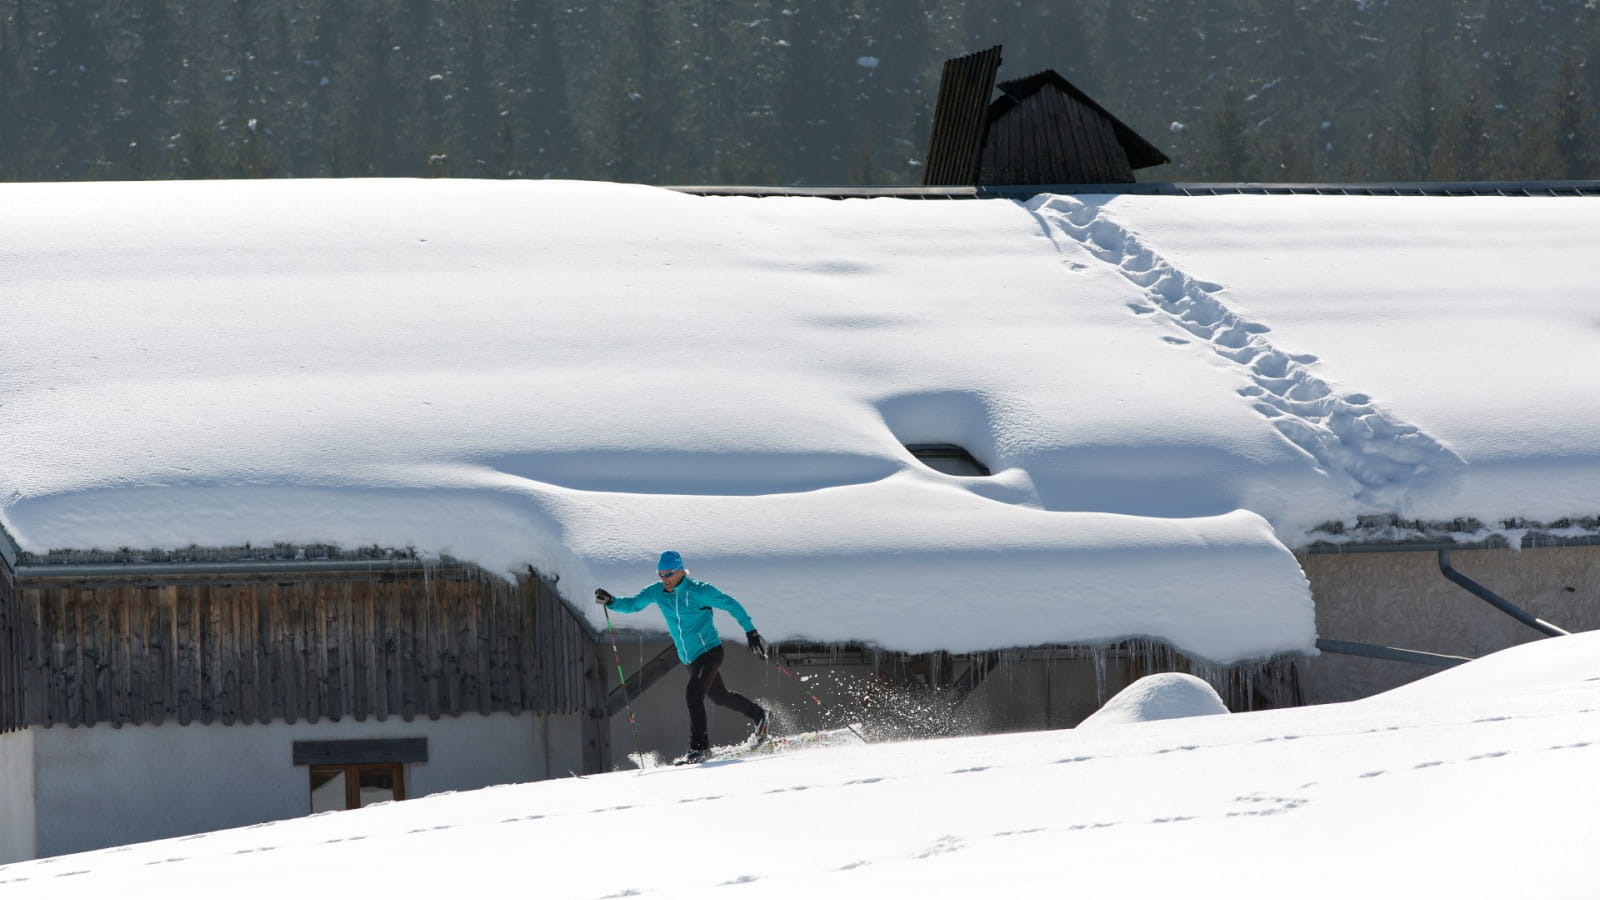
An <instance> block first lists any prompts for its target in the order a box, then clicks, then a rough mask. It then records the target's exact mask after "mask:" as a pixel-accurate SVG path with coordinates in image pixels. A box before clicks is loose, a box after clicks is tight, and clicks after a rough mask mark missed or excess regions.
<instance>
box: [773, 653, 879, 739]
mask: <svg viewBox="0 0 1600 900" xmlns="http://www.w3.org/2000/svg"><path fill="white" fill-rule="evenodd" d="M768 659H770V660H771V661H772V664H773V665H775V666H777V667H778V671H779V672H782V673H783V674H785V675H787V676H789V680H790V681H792V682H794V683H795V686H796V687H798V688H800V690H801V691H802V692H804V693H805V695H806V696H807V697H810V698H811V702H813V703H815V704H817V705H818V706H822V705H823V703H822V698H821V697H818V696H817V695H816V694H813V693H811V689H810V688H808V687H806V685H805V682H803V681H801V680H800V679H798V678H796V677H795V675H794V673H793V672H791V671H789V669H788V667H786V666H785V665H784V664H783V663H781V662H778V653H777V651H773V653H772V655H771V656H770V657H768ZM844 727H846V728H848V729H850V733H851V734H853V735H855V736H856V737H858V738H861V743H863V744H865V743H867V742H868V741H867V739H866V738H865V737H863V736H862V734H861V732H859V731H857V730H856V727H855V726H854V725H851V724H850V723H849V722H846V723H844Z"/></svg>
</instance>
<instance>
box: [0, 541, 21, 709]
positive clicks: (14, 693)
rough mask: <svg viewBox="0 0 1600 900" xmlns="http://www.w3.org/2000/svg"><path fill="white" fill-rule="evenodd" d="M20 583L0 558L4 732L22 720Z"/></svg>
mask: <svg viewBox="0 0 1600 900" xmlns="http://www.w3.org/2000/svg"><path fill="white" fill-rule="evenodd" d="M16 587H17V583H16V577H15V576H14V575H13V574H12V572H11V568H10V567H9V566H7V565H6V563H5V560H3V559H0V734H4V733H5V732H7V731H15V730H17V729H19V728H21V727H22V726H23V721H22V655H21V637H22V629H21V628H20V627H18V625H17V618H18V606H17V591H16Z"/></svg>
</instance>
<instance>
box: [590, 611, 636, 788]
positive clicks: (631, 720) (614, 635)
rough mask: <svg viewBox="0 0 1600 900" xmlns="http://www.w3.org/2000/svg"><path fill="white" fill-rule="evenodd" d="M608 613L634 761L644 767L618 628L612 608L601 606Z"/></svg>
mask: <svg viewBox="0 0 1600 900" xmlns="http://www.w3.org/2000/svg"><path fill="white" fill-rule="evenodd" d="M600 609H601V611H602V612H604V613H605V614H606V634H607V635H609V636H610V637H611V658H612V659H615V660H616V661H617V684H618V686H620V687H621V688H622V703H623V705H624V706H626V707H627V708H628V725H629V727H631V728H632V729H633V758H634V763H635V764H636V765H637V766H638V767H639V768H640V770H641V771H642V770H643V769H644V752H643V751H641V750H640V749H639V722H638V720H636V719H635V718H634V717H633V701H632V700H629V699H628V676H626V675H624V674H623V673H622V653H621V652H620V651H619V650H617V630H616V629H615V628H612V627H611V610H610V609H607V608H606V607H604V606H602V607H600Z"/></svg>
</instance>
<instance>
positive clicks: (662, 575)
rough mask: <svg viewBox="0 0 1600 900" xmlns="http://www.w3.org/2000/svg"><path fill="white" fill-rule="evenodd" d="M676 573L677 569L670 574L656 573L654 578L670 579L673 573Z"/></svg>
mask: <svg viewBox="0 0 1600 900" xmlns="http://www.w3.org/2000/svg"><path fill="white" fill-rule="evenodd" d="M676 571H678V570H677V569H673V570H672V572H657V573H656V577H657V578H671V577H672V574H673V572H676Z"/></svg>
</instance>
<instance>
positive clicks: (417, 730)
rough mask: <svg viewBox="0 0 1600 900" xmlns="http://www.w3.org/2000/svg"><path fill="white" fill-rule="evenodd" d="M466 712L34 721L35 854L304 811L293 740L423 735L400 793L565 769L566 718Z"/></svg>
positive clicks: (572, 743)
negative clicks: (335, 718)
mask: <svg viewBox="0 0 1600 900" xmlns="http://www.w3.org/2000/svg"><path fill="white" fill-rule="evenodd" d="M568 718H575V717H570V716H569V717H553V719H554V720H552V721H546V720H545V718H542V717H539V716H534V715H531V714H526V713H525V714H522V715H519V716H513V715H511V714H509V713H498V714H495V715H490V716H480V715H476V714H472V715H466V716H462V717H460V718H453V719H452V718H442V719H439V720H437V721H430V720H427V719H414V720H412V721H411V722H405V721H402V720H400V719H389V720H388V721H384V722H379V721H376V720H368V721H366V722H356V721H354V720H350V719H346V720H344V721H340V722H317V723H304V722H301V723H297V724H294V725H289V724H285V723H282V722H274V723H271V724H268V725H232V726H228V725H219V724H213V725H199V724H191V725H186V726H185V725H177V724H163V725H146V726H125V727H122V728H113V727H111V726H109V725H97V726H95V727H93V728H66V727H62V726H55V727H52V728H36V729H34V730H33V731H34V734H35V738H36V743H35V746H34V749H33V764H34V767H35V773H36V774H35V782H34V783H35V790H34V797H35V798H36V804H35V805H36V810H37V821H38V828H37V842H36V846H35V848H34V850H35V854H36V855H38V856H41V857H42V856H55V855H59V854H63V853H73V852H77V851H81V850H90V849H97V848H101V847H109V846H115V845H119V844H127V843H136V842H140V841H148V840H156V839H160V838H167V837H175V836H179V835H186V834H195V833H198V832H204V831H214V830H217V829H221V828H231V827H236V826H242V825H253V824H256V823H259V822H267V821H272V820H276V819H285V818H293V817H296V816H303V815H306V814H307V813H309V812H310V808H311V800H310V785H309V778H310V775H309V772H308V770H307V767H305V766H296V765H294V762H293V744H294V742H295V741H297V740H356V739H371V738H418V737H420V738H427V740H428V761H427V762H426V763H416V764H410V765H407V766H406V773H405V779H406V796H407V797H410V798H416V797H421V796H425V795H427V794H431V793H437V792H440V791H448V790H470V789H474V788H480V787H485V786H487V785H493V784H504V783H510V782H521V781H532V780H536V779H539V778H544V777H550V776H551V775H552V774H559V775H566V774H567V770H568V769H569V768H577V760H578V759H580V758H581V751H580V746H579V743H578V741H577V740H576V737H575V736H576V734H577V733H578V729H577V727H576V725H574V724H572V723H569V722H565V721H560V719H568Z"/></svg>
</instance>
